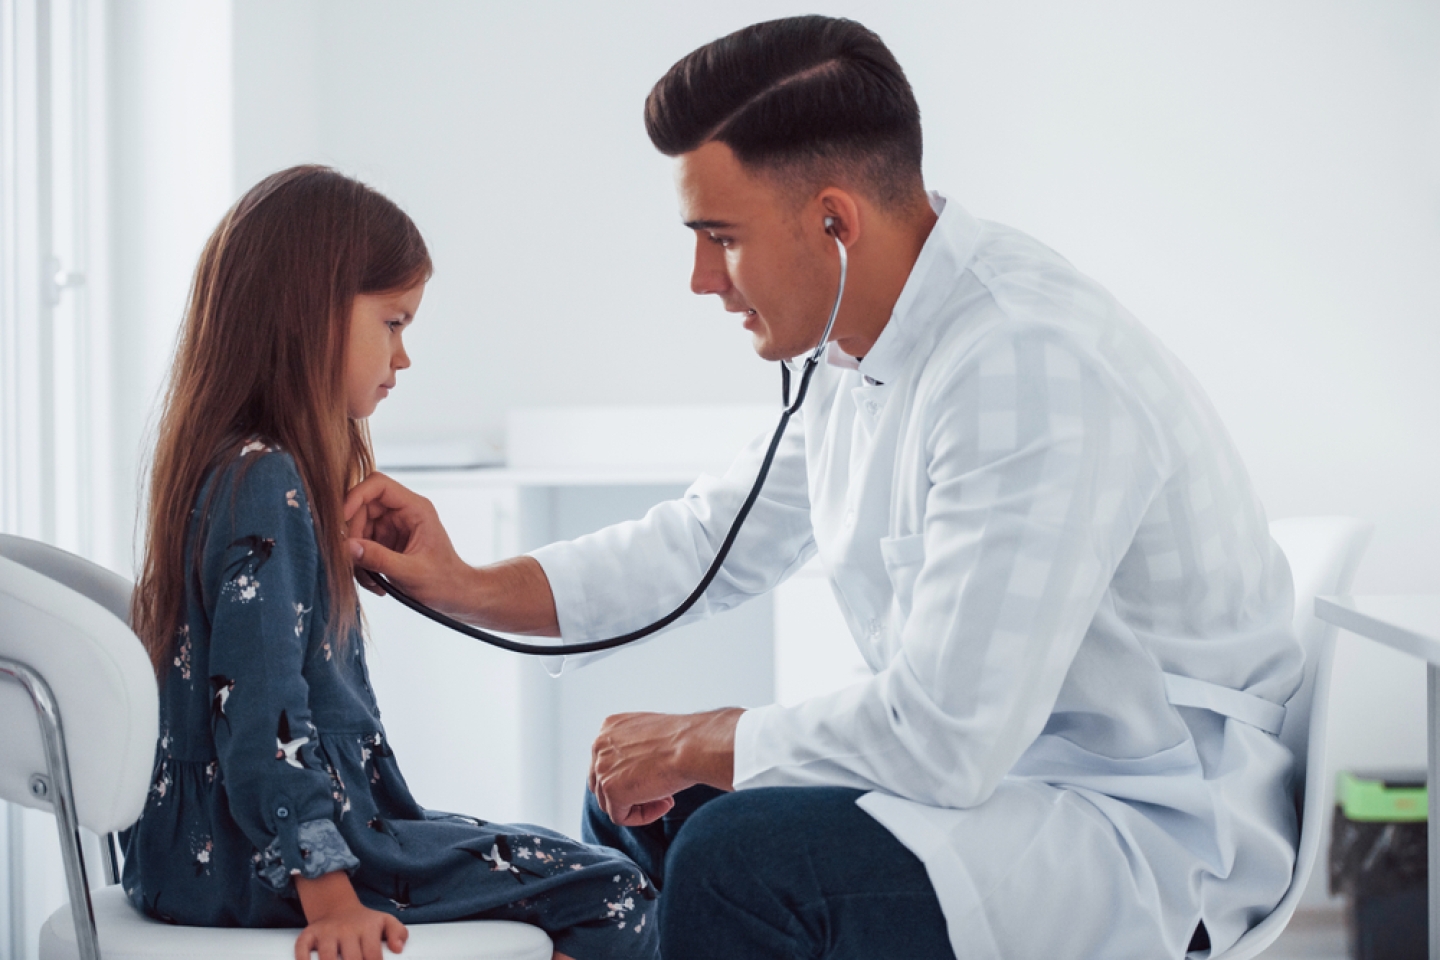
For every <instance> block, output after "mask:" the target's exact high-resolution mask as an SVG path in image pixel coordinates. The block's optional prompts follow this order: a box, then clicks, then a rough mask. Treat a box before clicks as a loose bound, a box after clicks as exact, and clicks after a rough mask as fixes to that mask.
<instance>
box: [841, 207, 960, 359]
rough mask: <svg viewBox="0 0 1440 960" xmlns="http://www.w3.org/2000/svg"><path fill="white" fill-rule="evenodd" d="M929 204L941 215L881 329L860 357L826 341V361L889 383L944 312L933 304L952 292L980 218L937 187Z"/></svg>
mask: <svg viewBox="0 0 1440 960" xmlns="http://www.w3.org/2000/svg"><path fill="white" fill-rule="evenodd" d="M930 206H931V208H932V209H933V210H934V211H935V213H936V214H938V215H939V219H938V220H936V221H935V226H934V227H933V228H931V230H930V236H929V237H927V238H926V239H925V245H924V246H923V247H921V248H920V256H919V257H917V258H916V260H915V266H913V267H911V268H910V276H909V278H908V279H906V281H905V286H904V288H903V289H902V290H901V291H900V297H899V299H897V300H896V301H895V308H894V310H892V311H891V313H890V319H889V320H888V321H887V322H886V324H885V329H883V330H881V331H880V336H879V338H877V339H876V341H875V345H874V346H873V347H871V348H870V352H869V353H868V354H866V355H865V357H864V358H863V359H860V360H856V359H855V358H854V357H851V356H848V355H847V354H845V352H844V351H842V350H841V349H840V348H839V347H838V346H837V345H836V344H834V343H831V344H830V350H829V354H828V356H827V357H826V359H827V360H828V362H829V363H831V364H832V365H834V366H837V367H844V368H846V369H849V370H858V371H860V373H861V374H863V375H864V376H865V377H866V378H867V382H871V383H893V382H894V381H895V380H896V379H897V378H898V377H899V376H900V375H901V374H902V373H903V372H904V370H905V368H906V366H907V365H908V364H909V362H910V359H911V357H912V355H913V354H914V352H915V348H916V346H917V345H919V344H920V343H922V342H924V341H926V340H927V339H929V337H928V335H929V334H930V332H931V327H933V326H934V325H935V324H936V323H939V322H940V321H941V320H942V319H943V317H944V314H943V313H942V311H940V310H938V309H937V308H938V307H939V306H940V304H941V303H943V302H944V301H945V298H946V297H948V296H949V295H950V291H951V289H952V288H953V287H954V284H955V280H956V279H957V278H958V277H959V276H960V274H961V273H963V272H964V271H965V269H966V267H968V266H969V264H970V259H971V257H973V256H974V255H975V247H976V245H977V244H978V242H979V239H980V229H981V228H980V222H979V221H978V220H976V219H975V218H974V217H972V216H970V214H968V213H966V212H965V210H963V209H962V208H961V207H960V204H958V203H955V202H953V201H950V200H947V199H946V198H945V197H943V196H941V195H940V194H939V193H936V192H933V191H932V192H931V193H930Z"/></svg>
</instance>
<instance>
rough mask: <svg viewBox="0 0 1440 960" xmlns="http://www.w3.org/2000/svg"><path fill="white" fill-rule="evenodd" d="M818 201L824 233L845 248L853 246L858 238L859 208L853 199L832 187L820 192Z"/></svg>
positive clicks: (844, 192)
mask: <svg viewBox="0 0 1440 960" xmlns="http://www.w3.org/2000/svg"><path fill="white" fill-rule="evenodd" d="M818 199H819V201H820V203H819V207H820V210H819V213H820V217H821V225H822V226H823V228H824V230H825V232H826V233H827V234H829V235H830V236H832V237H834V238H835V239H836V240H839V241H840V242H841V243H843V244H845V246H847V247H848V246H850V245H851V244H853V243H854V242H855V241H856V240H857V239H858V238H859V236H860V208H859V205H858V204H857V203H856V202H855V198H854V197H852V196H851V195H850V194H849V193H847V192H846V191H844V190H840V189H836V188H833V187H832V188H830V189H828V190H825V191H823V192H821V194H820V196H819V198H818Z"/></svg>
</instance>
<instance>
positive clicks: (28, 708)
mask: <svg viewBox="0 0 1440 960" xmlns="http://www.w3.org/2000/svg"><path fill="white" fill-rule="evenodd" d="M129 598H130V585H129V584H128V583H127V582H126V581H125V580H124V579H123V578H121V577H118V576H116V575H115V574H113V573H110V572H109V571H107V570H104V569H103V568H101V567H98V566H96V565H94V564H92V563H89V562H88V561H85V560H82V559H80V558H79V557H75V556H73V555H71V554H68V553H65V552H64V551H60V550H56V549H55V548H53V547H48V546H46V545H44V544H39V543H36V542H34V541H30V540H22V539H20V538H18V537H10V536H3V535H0V680H3V679H4V678H7V677H8V678H9V679H11V680H15V681H17V683H15V684H11V683H5V682H0V730H4V731H5V736H4V737H3V738H0V799H4V800H8V801H10V802H12V803H20V804H24V805H25V806H30V807H35V808H38V809H42V810H50V811H52V812H53V813H54V814H55V817H56V822H57V827H58V828H59V831H60V844H61V853H62V856H63V858H64V861H65V879H66V884H67V887H68V889H69V894H70V903H69V904H68V905H67V906H66V907H62V908H61V909H60V910H58V911H56V913H55V914H53V915H52V916H51V917H50V919H49V920H48V921H46V923H45V925H44V927H43V928H42V930H41V931H40V958H41V960H71V958H79V960H100V958H101V957H102V955H103V957H104V958H105V960H162V958H163V960H170V958H174V960H180V958H193V957H199V956H204V957H209V958H213V960H288V958H290V957H293V956H294V945H295V936H296V934H297V931H295V930H241V929H223V930H221V929H211V928H205V927H177V926H170V925H168V924H163V923H158V922H156V921H153V920H151V919H149V918H148V917H145V916H143V915H142V914H140V913H139V912H138V911H136V910H135V909H134V908H132V907H131V906H130V902H129V901H128V900H127V899H126V897H125V895H124V892H123V891H122V890H121V889H120V888H119V887H118V886H107V887H105V888H103V889H100V890H96V891H94V892H93V895H92V892H91V890H90V889H89V884H88V881H87V877H86V871H85V862H84V859H83V857H82V855H81V847H80V839H79V827H80V825H82V824H83V825H84V826H85V827H87V828H89V829H90V830H93V831H95V832H96V833H98V834H101V835H109V834H111V833H113V832H114V831H117V830H121V829H124V828H125V827H127V826H129V825H130V824H131V823H133V822H134V821H135V819H136V818H137V817H138V816H139V814H140V810H141V808H142V807H143V805H144V802H145V796H146V793H147V791H148V789H149V785H150V784H149V780H150V772H151V771H150V767H151V764H152V763H153V761H154V755H155V739H156V729H157V722H158V720H157V717H158V712H159V707H158V699H157V693H156V685H155V678H154V675H153V673H152V672H151V669H150V662H149V658H148V657H147V656H146V654H145V651H144V649H143V648H142V647H141V645H140V642H139V640H138V639H137V638H136V637H135V635H134V634H133V633H131V632H130V630H129V628H128V626H127V625H126V621H125V618H126V617H127V616H128V611H129ZM112 849H113V847H112ZM106 873H107V879H109V880H110V881H111V882H112V883H113V874H112V872H111V871H110V870H107V871H106ZM409 929H410V939H409V941H408V942H407V943H406V946H405V953H404V956H405V958H406V960H549V958H550V956H551V953H552V951H553V948H552V946H551V943H550V939H549V937H547V936H546V935H545V933H544V932H543V931H541V930H540V929H538V928H536V927H533V926H529V925H527V924H522V923H511V922H507V921H499V920H484V921H465V922H457V923H438V924H410V925H409Z"/></svg>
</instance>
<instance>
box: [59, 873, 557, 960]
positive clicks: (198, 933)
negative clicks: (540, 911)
mask: <svg viewBox="0 0 1440 960" xmlns="http://www.w3.org/2000/svg"><path fill="white" fill-rule="evenodd" d="M91 899H92V900H93V902H94V906H95V925H96V927H97V928H99V931H100V953H101V957H102V958H103V960H171V958H174V960H181V958H184V960H194V958H195V957H207V958H210V960H293V958H294V956H295V938H296V937H297V936H298V935H299V933H300V931H299V930H274V929H271V930H247V929H239V928H235V927H225V928H214V927H177V926H171V925H170V924H165V923H160V922H158V921H155V920H151V919H150V918H149V917H147V916H144V915H143V914H141V913H140V912H139V911H138V910H136V909H135V908H134V907H132V906H131V905H130V901H129V900H128V899H126V897H125V892H124V891H123V890H121V889H120V888H119V887H118V886H117V887H106V888H105V889H103V890H96V891H93V893H92V895H91ZM407 927H408V929H409V930H410V939H409V940H408V941H406V943H405V952H404V954H403V957H404V960H550V956H551V954H552V952H553V949H554V948H553V947H552V946H551V945H550V938H549V937H547V936H546V935H545V932H544V931H543V930H541V929H539V928H538V927H532V926H530V925H529V924H525V923H512V922H510V921H507V920H466V921H461V922H456V923H414V924H407ZM390 955H391V954H390V953H389V951H386V956H390ZM79 956H80V951H79V947H78V945H77V944H76V942H75V927H74V924H73V923H72V922H71V918H70V905H69V904H66V905H65V906H63V907H61V908H60V909H59V910H57V911H55V913H54V914H52V915H51V917H50V919H49V920H47V921H45V926H44V927H43V928H42V929H41V931H40V960H78V958H79ZM312 956H313V954H312Z"/></svg>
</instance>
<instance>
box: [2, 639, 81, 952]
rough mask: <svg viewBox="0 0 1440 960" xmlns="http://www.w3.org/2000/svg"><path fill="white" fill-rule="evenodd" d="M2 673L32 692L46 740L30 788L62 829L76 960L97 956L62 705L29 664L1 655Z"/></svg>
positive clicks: (57, 827) (61, 842) (63, 855)
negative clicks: (42, 766) (40, 769)
mask: <svg viewBox="0 0 1440 960" xmlns="http://www.w3.org/2000/svg"><path fill="white" fill-rule="evenodd" d="M0 675H4V676H8V677H10V678H11V679H13V680H15V681H16V682H17V683H19V684H20V685H21V686H22V687H24V688H25V692H26V693H28V694H29V695H30V701H31V702H32V703H33V704H34V705H35V719H36V720H37V721H38V722H39V724H40V738H41V740H42V741H43V742H44V744H45V765H46V767H47V770H46V776H41V775H40V774H38V773H37V774H35V775H34V776H32V777H31V778H30V792H31V793H32V794H34V795H35V796H36V797H38V798H40V799H42V800H45V801H47V802H49V804H50V806H51V808H52V809H53V810H54V811H55V827H56V829H57V830H58V831H59V832H60V853H61V856H62V858H63V859H64V861H65V885H66V887H67V888H68V889H69V892H70V915H71V917H72V918H73V920H74V923H75V940H76V945H77V946H78V947H79V948H80V960H100V936H99V933H98V931H97V930H96V929H95V909H94V907H93V906H92V905H91V903H90V884H89V883H88V882H87V880H86V877H85V858H84V856H83V855H82V853H81V851H80V821H79V819H78V818H77V817H76V814H75V793H74V791H73V789H72V787H71V784H70V760H69V757H68V756H67V755H66V752H65V733H64V730H63V729H62V728H61V725H60V708H59V706H58V705H57V704H56V702H55V696H54V694H53V693H51V692H50V686H49V685H48V684H47V683H46V682H45V680H44V679H43V678H42V677H41V676H40V675H39V674H38V673H36V672H35V671H33V670H31V669H30V668H29V667H28V666H26V665H25V664H23V663H20V662H19V661H16V660H9V659H6V658H4V657H0Z"/></svg>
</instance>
